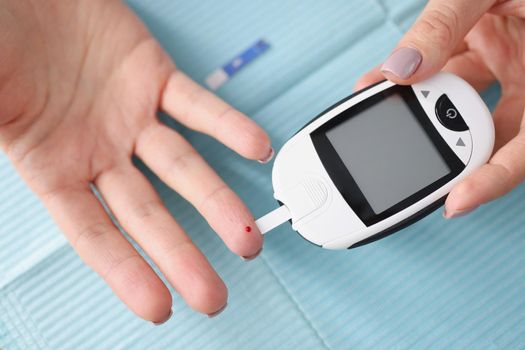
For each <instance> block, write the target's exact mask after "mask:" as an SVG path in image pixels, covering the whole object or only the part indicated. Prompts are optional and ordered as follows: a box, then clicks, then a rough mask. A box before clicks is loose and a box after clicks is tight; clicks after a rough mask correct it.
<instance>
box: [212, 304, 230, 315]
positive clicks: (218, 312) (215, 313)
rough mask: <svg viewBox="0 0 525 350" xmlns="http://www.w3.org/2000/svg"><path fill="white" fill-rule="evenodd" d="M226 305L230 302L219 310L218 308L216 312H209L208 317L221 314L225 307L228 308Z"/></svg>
mask: <svg viewBox="0 0 525 350" xmlns="http://www.w3.org/2000/svg"><path fill="white" fill-rule="evenodd" d="M226 306H228V303H226V304H224V306H223V307H221V308H220V309H219V310H217V311H215V312H212V313H211V314H208V317H209V318H213V317H215V316H217V315H219V314H220V313H221V312H223V311H224V309H226Z"/></svg>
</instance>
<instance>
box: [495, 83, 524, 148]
mask: <svg viewBox="0 0 525 350" xmlns="http://www.w3.org/2000/svg"><path fill="white" fill-rule="evenodd" d="M522 94H523V90H522V88H521V87H517V86H506V85H502V94H501V98H500V100H499V102H498V104H497V105H496V108H495V110H494V113H493V120H494V126H495V131H496V142H495V144H494V149H495V150H498V149H500V148H501V147H503V146H504V145H506V144H507V143H508V142H509V141H510V140H511V139H512V138H514V137H515V136H516V135H517V134H518V132H519V130H520V123H521V118H520V115H521V113H522V111H523V110H524V109H525V99H523V98H522V97H521V95H522Z"/></svg>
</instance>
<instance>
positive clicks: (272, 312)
mask: <svg viewBox="0 0 525 350" xmlns="http://www.w3.org/2000/svg"><path fill="white" fill-rule="evenodd" d="M132 6H133V7H134V8H135V9H136V11H137V12H138V13H139V14H140V16H142V17H143V18H144V20H145V21H146V22H147V24H148V25H149V26H150V28H151V29H152V31H153V33H154V34H155V35H156V36H157V37H158V38H159V39H160V40H161V42H162V44H163V45H164V47H165V48H166V49H167V50H168V52H170V54H172V55H173V57H174V58H175V60H176V61H177V64H178V65H179V67H180V68H181V69H183V70H184V71H186V72H188V73H189V74H190V75H191V76H192V77H194V78H195V79H196V80H197V81H199V82H201V83H202V81H203V79H204V78H205V76H206V75H207V74H208V73H209V72H211V71H213V70H214V69H215V68H217V67H219V66H221V65H222V64H224V62H227V60H228V59H229V58H231V57H232V56H234V55H236V54H237V53H239V52H241V51H242V50H243V49H245V48H246V46H247V45H250V44H251V43H252V42H254V41H255V40H257V38H260V37H264V38H265V39H267V40H268V41H269V42H270V43H271V45H272V49H271V50H270V51H268V52H267V53H265V54H264V55H263V56H261V57H260V58H259V59H257V60H256V61H254V62H253V64H250V65H249V66H247V67H246V68H245V69H243V70H242V72H239V73H238V74H236V76H235V77H234V78H232V79H231V80H230V81H229V82H228V83H227V84H226V85H224V86H223V87H222V88H221V90H220V94H221V96H223V97H224V98H225V99H227V100H228V101H229V102H231V103H232V104H234V105H235V106H237V107H238V108H240V109H242V110H243V111H245V112H248V113H250V115H252V116H253V118H254V119H255V120H257V122H259V123H260V124H261V125H263V126H264V127H265V128H266V129H267V130H269V132H270V134H271V137H272V139H273V143H274V145H275V146H276V147H277V148H279V147H280V146H281V145H282V144H283V143H284V141H285V140H286V139H287V138H288V137H289V136H290V135H292V134H293V133H294V132H295V131H296V130H297V129H298V128H299V127H301V126H302V125H303V124H304V123H305V122H306V121H308V120H309V119H310V118H311V117H313V116H315V115H316V114H317V113H318V112H320V111H321V110H323V109H324V108H325V107H326V106H328V105H331V104H332V103H333V102H335V101H337V100H338V99H340V98H342V97H344V96H346V95H348V94H349V93H350V92H351V89H352V86H353V84H354V82H355V80H356V79H357V78H358V77H359V76H360V75H361V74H362V73H363V72H365V71H366V70H367V69H369V68H370V67H372V66H373V65H375V64H377V63H378V62H380V61H381V60H382V59H384V57H385V56H386V55H387V54H388V52H389V50H390V49H391V48H392V46H393V45H394V44H395V42H396V40H397V39H399V38H400V36H401V34H402V31H403V30H405V29H406V28H408V26H409V25H410V23H411V22H412V21H413V19H414V16H416V15H417V12H418V10H419V9H420V8H421V2H420V1H403V2H399V1H394V0H383V1H346V0H345V1H343V0H340V1H332V2H329V3H328V2H319V1H313V0H309V1H298V0H291V1H286V2H282V1H276V0H270V1H264V2H263V1H250V2H248V1H244V2H238V1H220V2H218V1H217V2H216V1H212V0H205V1H199V2H192V1H175V2H171V1H168V0H157V1H145V0H133V1H132ZM497 97H498V90H497V89H492V90H491V91H489V92H488V93H487V94H485V98H486V100H487V101H488V102H489V104H491V105H492V106H493V105H494V103H495V101H496V100H497ZM180 130H181V132H182V133H184V134H185V136H186V137H188V138H189V139H190V140H191V142H192V143H193V144H194V145H195V146H196V147H197V149H199V150H200V151H201V152H202V153H203V155H204V156H205V157H206V159H207V160H208V161H209V162H210V163H211V164H212V165H213V166H214V167H215V168H216V169H217V170H218V171H219V173H220V174H221V176H223V177H224V178H225V180H226V181H227V182H228V183H229V184H230V185H231V186H232V187H233V188H234V189H235V190H236V191H237V192H238V193H239V194H240V195H241V197H242V198H243V199H245V200H246V202H247V203H248V205H249V206H250V208H252V210H253V211H254V213H255V214H256V215H257V216H260V215H262V214H264V213H266V212H267V211H268V210H270V209H272V208H274V207H275V205H276V204H275V202H274V201H273V200H272V198H271V183H270V167H269V166H261V165H259V164H256V163H254V162H250V161H246V160H244V159H241V158H240V157H239V156H237V155H235V154H234V153H233V152H231V151H229V150H227V149H226V148H224V147H215V146H216V145H217V143H216V141H214V140H212V139H210V138H209V137H205V136H202V135H198V134H197V133H194V132H191V131H188V130H184V129H180ZM152 181H153V182H154V184H155V185H156V186H157V188H158V190H159V192H160V193H161V195H162V197H163V199H164V200H165V202H166V204H167V206H168V207H169V208H170V210H171V211H172V212H173V213H174V215H175V217H176V218H177V220H179V222H181V224H182V225H183V226H184V227H185V228H186V229H187V230H188V231H189V233H190V234H191V236H192V238H193V240H194V241H195V242H196V244H197V245H198V246H199V247H200V248H201V249H202V250H203V251H204V253H205V254H206V255H207V256H208V257H209V259H210V261H211V262H212V264H213V265H214V267H215V268H216V269H217V270H218V271H219V273H220V275H221V276H222V277H223V278H224V279H225V281H226V283H227V285H228V288H229V292H230V298H229V306H228V308H227V309H226V310H225V312H224V313H223V314H221V316H219V317H218V318H216V319H212V320H208V319H207V318H206V317H203V316H201V315H197V314H195V313H193V312H192V311H191V310H189V308H187V307H186V306H184V305H183V303H182V302H181V300H180V299H179V298H177V297H175V300H174V310H175V314H174V316H173V318H172V319H171V320H170V321H169V322H168V323H166V324H165V325H163V326H161V327H153V326H151V325H149V324H148V323H145V322H144V321H141V320H139V319H136V318H135V317H134V316H133V315H132V314H131V312H129V311H127V310H126V309H125V307H124V306H123V305H122V304H121V303H120V302H119V301H118V299H117V298H116V297H114V296H113V295H112V293H111V291H110V290H109V289H108V288H107V287H106V286H105V285H104V283H103V282H102V281H101V280H100V279H99V278H98V277H97V276H96V275H95V274H94V273H93V272H92V271H90V270H89V269H88V268H87V267H85V266H84V265H83V264H82V263H81V262H80V260H79V259H78V257H77V256H76V255H75V253H74V252H73V251H72V250H71V248H70V247H69V246H68V245H67V244H66V242H65V240H64V239H63V238H62V237H61V236H60V234H59V232H58V230H57V228H56V227H55V226H54V224H53V223H52V221H51V220H50V218H49V217H48V214H47V213H46V211H45V209H44V208H43V207H42V206H41V205H40V204H39V202H38V201H37V200H36V198H35V197H34V196H33V195H32V194H31V193H30V192H29V190H28V189H27V188H26V187H25V185H23V184H22V183H21V181H20V180H19V178H18V177H17V176H16V174H15V173H14V171H13V170H12V168H11V167H10V166H9V165H8V163H7V161H6V160H5V158H3V157H0V188H2V189H3V192H2V193H1V194H0V348H6V349H32V348H42V349H95V348H100V349H114V348H125V349H131V348H134V349H144V348H148V349H150V348H151V349H165V348H170V349H294V348H301V349H385V348H389V349H392V348H394V349H395V348H397V349H407V348H418V349H429V348H445V349H450V348H473V349H480V348H484V349H485V348H489V349H520V348H524V347H525V255H524V254H523V251H525V215H524V214H523V213H524V212H525V200H524V198H525V186H523V185H522V186H520V187H519V188H518V189H516V190H514V191H513V192H512V193H510V194H509V195H507V196H505V197H504V198H502V199H500V200H498V201H496V202H494V203H491V204H489V205H486V206H483V207H482V208H480V209H479V210H478V211H476V212H475V213H473V214H472V215H470V216H467V217H465V218H461V219H458V220H453V221H445V220H443V219H442V218H441V213H440V212H436V213H434V214H432V215H430V216H428V217H426V218H425V219H423V220H421V221H420V222H418V223H417V224H415V225H412V226H410V227H409V228H407V229H405V230H403V231H401V232H399V233H397V234H395V235H393V236H390V237H388V238H386V239H383V240H381V241H378V242H376V243H374V244H371V245H368V246H365V247H362V248H359V249H356V250H352V251H337V252H334V251H326V250H322V249H319V248H317V247H314V246H312V245H310V244H308V243H306V242H305V241H304V240H302V239H301V238H300V237H299V236H297V235H296V234H295V233H293V231H292V230H291V229H290V228H289V227H287V226H286V225H284V226H283V227H280V228H279V229H278V230H276V232H272V233H271V234H269V235H268V236H266V238H265V239H266V242H265V249H264V252H263V253H262V256H261V257H260V258H258V259H256V260H255V261H253V262H250V263H243V262H242V261H240V259H239V258H238V257H236V256H233V254H231V253H230V252H229V251H227V249H226V248H224V246H223V245H222V243H221V242H220V240H219V239H218V238H217V237H216V236H215V234H214V233H213V232H211V231H210V229H209V227H208V226H207V225H206V223H205V222H204V220H203V219H202V218H200V217H199V216H198V215H197V214H196V212H195V210H194V209H192V208H191V207H190V206H189V205H188V204H187V203H186V202H184V201H183V200H182V199H181V198H180V197H179V196H178V195H177V194H175V193H173V192H172V191H170V190H169V189H167V188H166V187H164V186H163V185H162V184H161V183H160V182H159V181H158V180H157V179H156V178H154V177H152Z"/></svg>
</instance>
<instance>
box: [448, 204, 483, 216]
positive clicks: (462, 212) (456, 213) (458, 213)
mask: <svg viewBox="0 0 525 350" xmlns="http://www.w3.org/2000/svg"><path fill="white" fill-rule="evenodd" d="M478 207H479V206H477V207H474V208H467V209H463V210H456V211H453V212H450V213H449V212H448V211H447V210H446V209H445V211H444V212H443V217H444V218H445V219H455V218H460V217H462V216H465V215H468V214H470V213H472V212H473V211H474V210H476V209H477V208H478Z"/></svg>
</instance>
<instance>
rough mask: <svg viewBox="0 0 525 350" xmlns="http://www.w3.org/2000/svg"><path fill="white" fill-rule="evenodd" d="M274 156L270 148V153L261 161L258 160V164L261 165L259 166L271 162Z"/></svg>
mask: <svg viewBox="0 0 525 350" xmlns="http://www.w3.org/2000/svg"><path fill="white" fill-rule="evenodd" d="M274 154H275V151H274V150H273V148H272V147H270V152H269V153H268V155H267V156H266V157H265V158H263V159H259V160H258V162H259V163H261V164H266V163H268V162H269V161H270V160H272V158H273V156H274Z"/></svg>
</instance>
